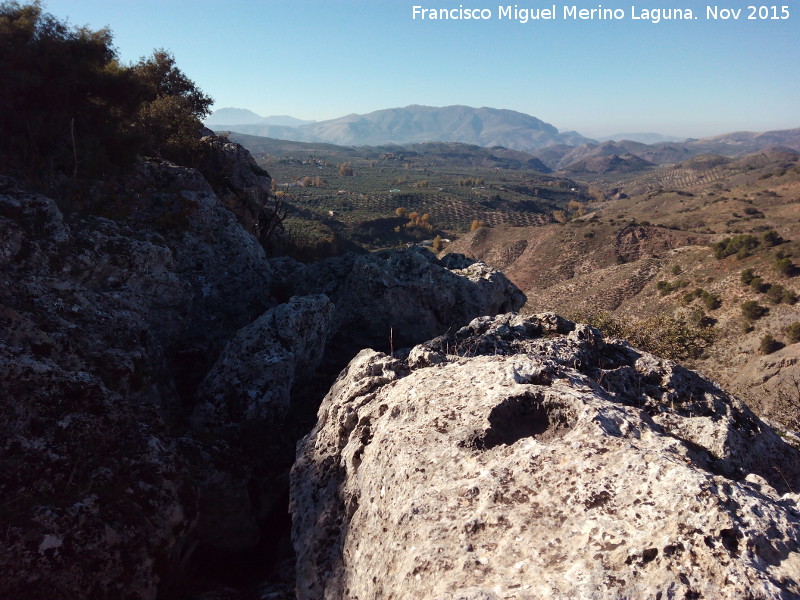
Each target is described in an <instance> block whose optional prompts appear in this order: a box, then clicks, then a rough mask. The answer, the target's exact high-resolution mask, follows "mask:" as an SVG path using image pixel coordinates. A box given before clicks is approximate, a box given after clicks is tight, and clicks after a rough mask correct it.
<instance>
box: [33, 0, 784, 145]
mask: <svg viewBox="0 0 800 600" xmlns="http://www.w3.org/2000/svg"><path fill="white" fill-rule="evenodd" d="M711 1H712V2H713V0H711ZM720 1H721V2H723V3H721V4H710V6H719V7H727V8H735V9H742V13H741V16H740V18H739V20H727V21H721V20H718V21H713V20H707V19H706V6H707V5H706V4H705V3H700V2H696V1H694V0H686V1H684V2H681V1H680V0H679V1H677V2H675V1H672V0H669V1H667V0H664V1H662V2H649V1H647V2H634V3H633V6H635V7H636V12H637V14H641V12H640V11H641V9H644V8H648V9H651V8H688V9H692V10H693V11H694V14H695V15H696V16H698V17H699V18H698V19H696V20H692V21H686V20H682V21H661V22H660V23H653V22H651V21H650V20H646V19H640V20H638V21H637V20H632V19H631V18H630V17H631V12H632V4H631V3H630V2H628V3H624V2H613V1H609V2H602V3H591V2H584V3H580V2H577V3H575V6H577V7H578V8H586V9H591V8H598V7H599V6H602V7H603V8H621V9H623V11H624V15H625V17H624V19H622V20H591V21H590V20H586V21H576V20H573V19H564V18H563V7H564V6H565V5H570V6H571V5H573V3H572V2H566V3H565V2H556V3H555V7H556V14H557V15H558V19H555V20H547V21H543V20H540V21H529V22H528V23H520V22H519V21H515V20H503V21H500V20H498V18H497V13H498V6H506V5H507V3H504V2H497V1H496V0H495V1H493V2H490V1H480V0H476V1H474V2H471V1H470V0H460V1H456V2H445V1H441V0H439V1H433V0H432V1H430V2H425V1H424V0H412V1H406V0H338V1H332V0H327V1H318V0H225V1H217V0H126V1H122V0H49V1H48V0H44V7H45V10H47V11H48V12H50V13H52V14H54V15H56V16H57V17H59V18H61V19H65V18H68V19H69V21H70V23H72V24H73V25H88V26H90V27H91V28H94V29H97V28H100V27H104V26H108V27H110V28H111V30H112V31H113V33H114V40H115V45H116V46H117V48H118V50H119V52H120V57H121V59H122V60H123V61H126V62H127V61H135V60H137V59H138V58H139V57H141V56H144V55H149V54H150V53H151V52H152V50H153V49H154V48H166V49H167V50H170V51H171V52H172V53H173V54H174V55H175V58H176V60H177V63H178V65H179V66H180V67H181V68H182V69H183V71H184V72H186V74H187V75H188V76H189V77H190V78H192V79H193V80H194V81H195V82H196V83H197V84H198V86H199V87H200V88H201V89H203V90H204V91H205V92H206V93H208V94H209V95H211V96H212V97H213V98H214V99H215V108H221V107H238V108H248V109H250V110H253V111H255V112H256V113H258V114H260V115H262V116H268V115H291V116H294V117H298V118H302V119H314V120H323V119H330V118H335V117H339V116H343V115H345V114H348V113H367V112H371V111H373V110H379V109H382V108H391V107H396V106H406V105H408V104H425V105H430V106H446V105H451V104H465V105H469V106H491V107H494V108H508V109H512V110H517V111H520V112H525V113H528V114H531V115H534V116H536V117H538V118H540V119H542V120H543V121H546V122H548V123H552V124H553V125H555V126H556V127H558V128H559V129H560V130H562V131H564V130H577V131H579V132H580V133H583V134H584V135H589V136H601V135H611V134H614V133H633V132H658V133H663V134H668V135H676V136H690V137H701V136H707V135H714V134H719V133H725V132H730V131H738V130H749V131H765V130H770V129H788V128H795V127H800V1H798V0H782V1H783V2H786V3H787V4H786V6H787V7H788V10H789V15H790V17H789V18H788V19H779V20H771V19H770V20H764V21H762V20H748V19H746V17H747V16H748V12H749V11H748V10H747V8H746V7H747V3H746V2H741V1H735V0H731V1H729V2H727V3H724V0H720ZM514 4H516V5H518V7H520V8H529V9H535V8H548V7H552V6H553V4H554V3H553V1H552V0H545V1H543V2H531V1H528V2H526V1H524V0H518V1H517V2H516V3H513V2H512V3H511V6H514ZM414 5H418V6H422V7H424V8H435V9H440V8H458V7H459V6H462V7H463V8H469V9H472V8H478V9H488V10H489V11H490V12H491V14H492V19H490V20H482V21H475V20H471V21H466V20H460V21H459V20H450V21H430V20H425V21H421V20H413V19H412V7H413V6H414ZM779 6H781V5H779ZM779 10H780V9H779ZM779 16H780V15H779Z"/></svg>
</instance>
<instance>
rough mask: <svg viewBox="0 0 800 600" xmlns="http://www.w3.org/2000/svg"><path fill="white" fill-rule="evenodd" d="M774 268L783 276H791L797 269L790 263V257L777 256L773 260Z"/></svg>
mask: <svg viewBox="0 0 800 600" xmlns="http://www.w3.org/2000/svg"><path fill="white" fill-rule="evenodd" d="M774 266H775V270H776V271H777V272H778V274H779V275H782V276H783V277H791V276H792V275H794V274H795V272H796V271H797V267H796V266H795V265H794V263H792V259H791V258H786V257H784V258H779V259H778V260H776V261H775V265H774Z"/></svg>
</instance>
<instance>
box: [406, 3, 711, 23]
mask: <svg viewBox="0 0 800 600" xmlns="http://www.w3.org/2000/svg"><path fill="white" fill-rule="evenodd" d="M560 8H561V11H557V10H556V5H555V4H553V5H551V6H548V7H546V8H520V7H519V6H518V5H516V4H514V5H513V6H512V5H511V4H508V5H505V6H498V7H497V13H496V14H497V20H498V21H518V22H520V23H527V22H528V21H548V20H553V21H554V20H558V19H559V15H561V18H562V19H564V20H575V21H610V20H617V21H619V20H623V19H626V18H628V13H626V12H625V11H624V10H623V9H621V8H603V5H602V4H598V5H597V7H596V8H578V7H577V6H575V5H570V6H562V7H560ZM411 18H412V19H414V20H423V21H425V20H427V21H444V20H454V21H470V20H475V21H490V20H492V19H494V18H495V13H494V12H493V11H492V10H491V9H488V8H464V5H462V4H459V5H458V8H425V7H424V6H419V5H417V6H413V7H412V8H411ZM695 18H696V17H695V15H694V12H693V11H692V10H691V9H689V8H640V9H637V8H636V7H635V6H631V8H630V19H631V20H633V21H640V20H641V21H650V22H652V23H659V22H660V21H662V20H678V19H680V20H684V19H685V20H694V19H695Z"/></svg>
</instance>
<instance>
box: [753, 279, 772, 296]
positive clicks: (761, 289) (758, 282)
mask: <svg viewBox="0 0 800 600" xmlns="http://www.w3.org/2000/svg"><path fill="white" fill-rule="evenodd" d="M750 288H751V289H752V290H753V291H754V292H758V293H759V294H764V293H766V292H767V290H768V289H769V284H768V283H765V282H764V280H763V279H762V278H761V277H753V279H751V280H750Z"/></svg>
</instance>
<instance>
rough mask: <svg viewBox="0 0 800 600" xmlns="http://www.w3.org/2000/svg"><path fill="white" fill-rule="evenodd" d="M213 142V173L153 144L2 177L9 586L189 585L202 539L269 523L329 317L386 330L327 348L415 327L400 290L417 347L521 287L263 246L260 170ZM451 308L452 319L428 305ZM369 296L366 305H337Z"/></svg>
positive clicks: (105, 591) (37, 594)
mask: <svg viewBox="0 0 800 600" xmlns="http://www.w3.org/2000/svg"><path fill="white" fill-rule="evenodd" d="M212 141H213V142H214V143H213V144H211V146H212V150H213V151H214V152H219V153H220V154H221V156H220V157H218V159H216V162H214V161H212V164H211V166H209V164H205V165H204V169H205V176H204V175H203V174H201V173H200V171H197V170H195V169H190V168H186V167H180V166H176V165H174V164H171V163H167V162H164V161H157V160H150V161H144V162H142V163H140V164H139V165H138V167H137V168H136V170H135V172H133V173H131V174H129V176H128V177H127V179H126V180H125V181H124V182H122V183H109V182H107V183H99V184H97V185H96V186H94V188H92V189H90V190H83V191H79V192H75V193H73V194H72V195H71V196H70V197H68V198H59V199H58V201H56V200H54V199H53V198H50V197H47V196H44V195H42V194H38V193H32V192H30V191H28V190H26V189H25V188H24V187H22V186H21V185H20V184H19V183H18V182H16V181H14V180H12V179H9V178H5V177H4V178H0V240H2V241H1V242H0V262H1V263H2V267H1V268H0V273H2V276H0V325H1V326H2V331H3V335H2V337H0V387H2V389H3V394H2V395H1V396H0V410H2V412H3V414H4V415H5V418H4V419H3V420H2V423H0V433H2V438H0V439H2V442H0V448H2V450H0V452H2V456H3V460H2V464H0V467H1V468H2V471H1V472H0V495H2V497H3V498H4V499H5V500H4V504H3V505H2V507H1V508H0V515H2V519H1V522H2V523H3V525H4V527H3V530H4V537H3V542H2V545H1V546H0V569H1V570H2V572H3V577H2V578H0V596H3V597H9V598H16V597H25V598H31V599H37V598H52V597H58V596H69V597H91V598H98V599H100V598H119V597H122V596H123V595H124V596H125V597H126V598H132V599H153V598H155V597H156V596H157V595H158V596H159V597H165V598H166V597H171V595H177V596H182V588H181V586H182V585H184V583H185V581H184V579H183V578H184V575H183V570H184V569H188V570H189V572H191V570H192V563H193V560H194V557H195V556H198V555H200V554H202V555H203V556H205V557H207V558H208V557H210V560H211V561H212V562H214V559H215V557H216V558H217V559H218V558H219V557H222V556H225V555H226V554H227V553H232V552H239V551H242V550H247V549H249V548H253V547H254V545H255V544H257V543H259V540H261V541H262V542H264V540H265V539H266V544H267V545H269V544H270V543H272V540H271V536H275V537H279V535H280V534H279V533H276V532H273V531H269V530H264V529H262V523H263V519H264V518H265V516H266V515H267V514H269V513H270V512H271V511H274V510H276V507H279V506H280V503H281V502H282V501H283V499H282V497H281V495H282V494H284V493H285V491H284V490H285V487H286V484H285V480H286V471H287V470H288V468H289V466H290V464H291V461H292V458H293V450H294V443H295V441H296V439H297V438H298V437H299V432H298V431H295V430H294V429H293V428H292V426H291V425H289V424H287V419H288V418H289V417H288V416H287V415H291V413H292V411H293V410H295V411H297V410H298V406H297V403H298V394H299V391H298V390H299V389H300V388H302V387H303V386H304V385H305V384H306V383H307V382H308V381H309V380H311V379H312V378H314V377H316V376H317V371H318V370H319V368H320V367H319V365H320V364H322V363H323V362H324V361H325V360H327V359H326V355H327V353H329V352H330V350H329V349H330V347H332V346H333V345H332V344H331V343H330V341H331V338H332V336H333V335H334V333H336V332H339V335H340V336H341V332H342V331H344V330H345V329H346V328H347V327H349V326H350V324H352V323H353V320H354V319H357V318H358V319H362V325H363V329H364V330H367V331H374V332H380V339H371V340H370V339H369V337H368V336H367V337H364V338H357V339H356V340H354V341H353V342H352V343H348V344H340V345H339V346H338V348H340V349H341V348H351V347H354V346H353V345H352V344H353V343H360V340H361V339H363V340H364V341H365V343H366V342H367V341H368V342H369V345H373V346H377V345H379V344H380V343H383V340H384V339H386V335H387V333H388V331H389V329H390V323H393V322H398V323H402V322H406V321H403V320H402V319H400V320H396V317H395V316H393V311H394V306H395V305H394V303H393V301H392V299H393V298H394V297H395V296H396V295H397V294H401V292H403V291H404V290H410V291H409V292H408V293H405V292H404V293H405V295H397V296H396V297H397V298H402V300H403V302H404V303H405V304H409V305H412V304H413V303H414V302H416V301H417V298H415V295H417V296H419V297H424V298H426V305H424V306H422V305H419V304H417V307H416V309H414V308H413V306H405V305H404V306H403V307H402V310H403V311H405V312H404V314H406V315H408V314H411V313H414V314H416V318H417V319H418V320H419V321H420V322H421V323H424V324H425V326H418V327H417V328H416V329H415V330H414V332H413V334H412V333H409V334H408V337H407V339H408V340H409V342H410V343H418V342H420V341H423V340H424V339H428V338H430V337H432V336H434V335H437V334H439V333H442V332H443V331H446V329H447V327H451V326H453V327H458V326H460V325H463V323H465V322H467V321H468V320H469V319H470V318H472V317H474V316H477V315H478V314H483V313H484V312H495V313H496V312H498V311H499V310H501V308H502V309H503V310H507V309H509V308H512V309H516V308H519V306H520V305H521V303H522V302H523V301H524V297H522V295H521V294H520V292H519V290H517V289H516V288H515V287H514V286H513V285H511V284H510V283H509V282H508V280H506V279H505V278H504V277H503V276H502V275H501V274H499V273H497V272H495V271H492V270H490V269H486V268H484V267H482V266H481V265H471V261H466V260H463V259H462V260H461V263H463V264H459V266H458V269H456V268H455V267H453V268H452V269H448V268H447V267H446V266H445V264H444V263H442V262H440V261H438V260H437V259H436V258H435V257H433V255H430V254H428V255H426V254H418V253H415V254H410V255H409V256H408V257H404V254H405V253H404V252H396V253H388V254H385V255H382V256H381V257H376V258H374V259H373V260H366V262H365V259H362V258H357V257H354V256H349V257H342V259H341V260H340V263H339V264H340V266H339V267H336V266H335V265H334V263H331V264H330V265H328V266H326V267H322V268H319V267H314V266H313V265H308V266H304V265H300V264H299V263H294V261H291V260H289V259H277V260H274V261H271V260H270V259H268V258H267V255H266V253H265V251H264V247H263V244H262V243H260V242H259V239H258V237H257V236H258V235H259V223H263V222H262V221H258V219H256V220H254V215H255V217H258V216H259V215H260V217H266V218H267V219H269V218H270V217H269V214H268V212H264V211H265V210H266V211H268V207H267V206H266V205H265V204H264V203H261V204H260V205H259V204H248V202H249V200H248V199H252V198H258V197H259V194H261V193H262V192H263V190H264V189H268V188H269V177H268V176H267V175H266V173H263V172H256V171H255V170H253V168H252V167H253V163H252V158H250V157H249V154H247V153H246V152H244V151H242V149H241V147H236V145H234V144H231V143H230V142H226V141H224V140H221V141H216V140H212ZM215 169H216V171H215ZM226 172H228V173H229V176H226V175H225V173H226ZM209 181H211V182H214V186H212V185H210V184H209ZM220 181H226V182H227V183H226V186H227V187H226V188H225V189H222V188H220V189H217V188H219V185H218V184H219V182H220ZM215 186H216V187H215ZM220 190H221V191H220ZM237 202H240V203H241V210H240V211H238V212H237V210H234V209H235V208H236V203H237ZM259 206H260V208H259ZM255 208H257V209H258V212H257V213H256V212H254V209H255ZM237 217H238V218H237ZM402 265H406V266H405V267H404V266H402ZM328 269H331V270H332V271H333V272H336V273H339V272H343V273H349V274H348V275H347V276H346V282H347V284H346V285H341V284H337V283H336V282H335V281H334V280H335V277H326V276H323V274H324V273H326V272H328ZM457 271H458V272H457ZM290 273H293V274H294V279H293V282H289V283H287V281H284V279H283V276H284V275H287V274H290ZM421 274H425V276H426V278H425V279H419V277H420V276H421ZM304 276H307V277H312V276H313V277H314V278H315V279H316V281H315V282H314V283H312V282H305V280H304ZM361 277H365V278H366V279H367V281H368V283H363V282H361V281H360V278H361ZM287 286H288V287H287ZM437 286H441V287H440V288H439V287H437ZM289 288H296V289H292V290H290V292H291V293H288V294H287V293H286V291H287V290H289ZM323 288H324V289H323ZM378 289H380V290H382V291H381V294H378V295H377V298H380V299H381V302H382V304H381V307H380V310H377V307H376V306H375V305H370V302H374V301H375V296H376V290H378ZM326 291H327V292H330V293H331V294H332V297H331V296H326V295H323V294H324V293H325V292H326ZM332 299H333V300H334V301H335V306H334V303H332V302H331V300H332ZM456 303H458V304H459V305H460V306H462V307H463V309H462V310H461V312H456V314H455V315H454V316H451V317H448V318H449V320H447V319H445V317H444V316H443V314H444V313H437V314H436V315H434V316H431V314H430V313H431V312H432V311H434V307H445V309H446V308H447V307H452V306H454V305H455V304H456ZM348 306H349V308H348ZM364 306H372V307H373V309H375V313H374V314H372V315H370V314H369V313H363V312H362V313H358V317H356V316H351V317H347V315H348V314H350V313H349V312H348V311H350V312H352V311H357V310H359V308H358V307H364ZM469 311H476V312H474V313H472V314H470V312H469ZM408 318H409V317H408V316H404V317H403V319H406V320H408ZM459 319H461V320H462V321H461V322H460V323H459V322H458V320H459ZM409 327H410V326H409ZM414 336H420V337H419V338H417V339H414ZM347 358H348V357H344V359H345V360H346V359H347ZM304 398H305V401H306V402H312V401H313V398H310V399H309V396H308V394H305V396H304ZM299 408H300V409H304V405H303V404H302V403H301V405H300V407H299ZM294 418H295V422H296V420H297V415H295V416H294ZM283 510H285V508H284V509H283Z"/></svg>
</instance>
